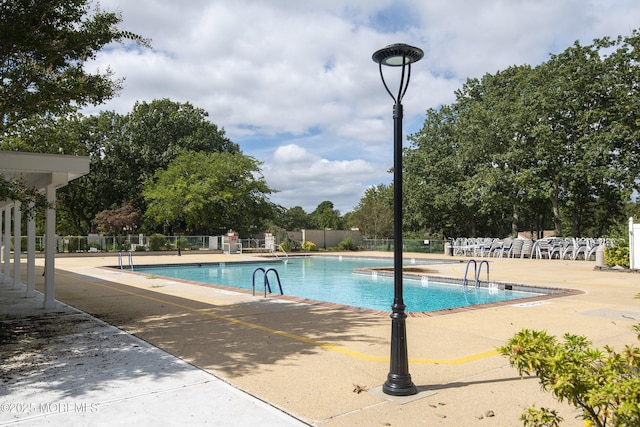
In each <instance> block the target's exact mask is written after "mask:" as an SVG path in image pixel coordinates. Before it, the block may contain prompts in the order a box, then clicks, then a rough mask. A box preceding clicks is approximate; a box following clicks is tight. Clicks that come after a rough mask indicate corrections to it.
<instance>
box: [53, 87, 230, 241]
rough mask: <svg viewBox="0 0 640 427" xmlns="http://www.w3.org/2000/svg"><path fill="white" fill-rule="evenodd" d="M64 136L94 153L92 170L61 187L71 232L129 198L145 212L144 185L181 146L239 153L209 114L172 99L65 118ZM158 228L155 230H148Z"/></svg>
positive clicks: (61, 125)
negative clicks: (124, 112) (124, 110)
mask: <svg viewBox="0 0 640 427" xmlns="http://www.w3.org/2000/svg"><path fill="white" fill-rule="evenodd" d="M58 127H59V128H61V129H64V132H63V131H60V130H59V133H60V134H61V135H65V137H66V138H67V139H68V140H73V141H78V144H81V145H82V146H83V147H84V149H85V150H86V152H87V154H88V155H89V156H90V157H91V169H90V173H89V174H88V175H86V176H84V177H82V178H79V179H77V180H74V181H72V182H71V183H69V185H67V186H66V187H64V188H63V189H61V191H60V192H59V193H60V203H59V210H60V212H61V220H62V221H63V225H64V226H65V227H69V231H68V232H69V233H72V234H86V233H88V232H90V231H91V230H92V229H94V228H95V227H94V225H93V224H92V221H93V218H94V217H95V215H96V214H97V213H98V212H101V211H103V210H105V209H115V208H117V207H119V206H121V205H122V204H123V203H124V202H131V203H132V204H133V206H134V208H135V209H136V210H137V211H138V212H140V213H144V212H145V211H146V202H145V200H144V198H143V196H142V188H143V186H144V183H145V182H146V181H147V180H148V179H149V178H151V177H152V176H153V175H154V173H156V172H157V171H158V170H161V169H166V168H167V167H168V165H169V164H170V162H171V161H172V160H174V159H175V158H176V156H177V155H178V153H180V151H181V150H192V151H200V152H207V153H213V152H221V151H224V152H230V153H238V152H239V151H240V149H239V147H238V145H237V144H235V143H233V142H232V141H231V140H229V139H228V138H227V137H226V136H225V132H224V130H223V129H219V128H218V127H217V126H216V125H215V124H213V123H211V122H210V121H208V119H207V113H206V112H205V111H204V110H202V109H200V108H195V107H194V106H192V105H191V104H189V103H179V102H173V101H170V100H167V99H162V100H155V101H152V102H150V103H146V102H141V103H137V104H136V105H135V106H134V108H133V110H132V112H131V113H129V114H127V115H124V116H123V115H119V114H116V113H114V112H102V113H100V114H98V115H96V116H90V117H81V118H78V119H77V120H61V121H60V122H59V125H58ZM148 231H154V230H148Z"/></svg>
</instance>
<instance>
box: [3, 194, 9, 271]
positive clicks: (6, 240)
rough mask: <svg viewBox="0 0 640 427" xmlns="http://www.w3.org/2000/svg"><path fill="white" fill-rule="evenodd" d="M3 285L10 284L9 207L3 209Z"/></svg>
mask: <svg viewBox="0 0 640 427" xmlns="http://www.w3.org/2000/svg"><path fill="white" fill-rule="evenodd" d="M3 277H4V280H3V281H4V283H11V206H7V207H6V208H5V209H4V276H3Z"/></svg>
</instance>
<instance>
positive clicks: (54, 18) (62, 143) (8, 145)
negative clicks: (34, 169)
mask: <svg viewBox="0 0 640 427" xmlns="http://www.w3.org/2000/svg"><path fill="white" fill-rule="evenodd" d="M89 4H90V2H89V1H88V0H55V1H54V0H52V1H36V0H14V1H3V2H2V3H1V4H0V34H2V37H0V79H1V80H2V85H0V149H3V150H20V151H32V152H43V153H60V154H84V152H83V150H82V147H81V146H78V145H76V144H74V143H70V144H67V142H66V141H67V140H66V139H64V138H59V137H56V131H55V130H54V129H53V125H54V124H55V118H56V117H64V116H65V115H67V114H70V113H73V112H75V111H77V110H78V109H79V108H81V107H84V106H87V105H96V104H100V103H102V102H104V101H106V100H108V99H110V98H112V97H113V96H114V95H115V94H116V93H117V91H118V90H119V89H120V87H121V83H122V82H121V81H118V80H113V79H112V78H111V77H112V73H111V71H110V70H108V69H107V70H105V71H103V72H102V73H101V72H95V73H90V72H87V71H86V70H85V68H84V66H85V64H86V62H87V61H89V60H91V59H93V58H95V55H96V53H97V52H98V51H99V50H100V49H102V48H103V47H104V46H106V45H107V44H109V43H112V42H124V41H125V40H131V41H134V42H135V43H137V44H138V45H140V46H147V47H148V46H149V42H148V40H145V39H143V38H141V37H140V36H138V35H136V34H133V33H131V32H128V31H124V30H121V29H119V28H118V24H120V22H121V20H122V18H121V16H120V15H118V14H115V13H109V12H103V11H101V10H100V9H99V8H96V9H95V10H94V12H93V13H89ZM21 185H23V183H21V182H20V181H10V182H9V181H7V180H6V179H5V178H4V177H2V176H0V187H1V188H4V189H5V191H6V193H5V194H4V196H6V197H7V198H9V199H11V198H14V200H22V201H23V202H25V208H26V209H28V202H29V201H33V200H34V198H33V197H31V196H30V195H29V194H27V193H29V192H32V191H31V190H28V189H19V188H18V187H17V186H21ZM35 201H36V202H37V203H39V204H42V200H38V198H37V197H36V198H35Z"/></svg>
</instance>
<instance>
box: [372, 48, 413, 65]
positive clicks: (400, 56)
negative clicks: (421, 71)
mask: <svg viewBox="0 0 640 427" xmlns="http://www.w3.org/2000/svg"><path fill="white" fill-rule="evenodd" d="M423 56H424V52H423V51H422V49H420V48H417V47H414V46H409V45H408V44H404V43H396V44H391V45H389V46H387V47H384V48H382V49H380V50H377V51H376V52H375V53H374V54H373V56H372V57H371V59H373V61H374V62H376V63H378V64H381V65H388V66H390V67H401V66H403V65H407V64H412V63H414V62H418V61H419V60H421V59H422V57H423Z"/></svg>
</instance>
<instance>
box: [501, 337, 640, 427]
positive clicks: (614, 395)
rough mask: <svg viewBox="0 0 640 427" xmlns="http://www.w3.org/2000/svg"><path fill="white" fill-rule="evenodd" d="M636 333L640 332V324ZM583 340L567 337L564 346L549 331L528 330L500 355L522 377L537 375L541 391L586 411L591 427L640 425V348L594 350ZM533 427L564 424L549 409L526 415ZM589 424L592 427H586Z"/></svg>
mask: <svg viewBox="0 0 640 427" xmlns="http://www.w3.org/2000/svg"><path fill="white" fill-rule="evenodd" d="M634 329H635V330H636V331H637V332H638V333H639V335H638V338H639V339H640V325H636V326H635V327H634ZM590 346H591V342H590V341H589V340H588V339H587V338H586V337H584V336H578V335H571V334H565V336H564V341H563V342H557V341H556V338H555V337H554V336H552V335H548V334H547V333H546V332H544V331H533V330H529V329H523V330H522V331H521V332H519V333H517V334H516V335H515V336H514V337H512V338H511V339H510V340H509V341H508V342H507V344H506V345H505V346H503V347H500V348H499V349H498V351H499V352H500V353H501V354H502V355H503V356H508V357H509V363H510V364H511V366H513V367H516V368H517V369H518V372H519V374H520V376H522V375H523V374H526V375H529V374H530V373H535V374H536V375H537V376H538V379H539V380H540V384H541V386H542V389H543V390H545V391H550V392H551V393H552V394H553V396H554V397H555V398H556V400H558V401H560V402H562V401H564V400H566V401H567V402H568V403H569V404H571V405H573V406H575V407H577V408H580V409H582V411H583V417H584V419H585V420H586V422H589V423H591V424H588V425H596V426H598V427H604V426H606V425H616V426H618V425H619V426H632V425H633V426H638V425H640V403H639V402H640V375H638V372H639V371H640V349H638V348H636V347H634V346H629V345H628V346H626V347H625V349H624V350H623V351H622V353H616V352H614V351H613V349H611V348H610V347H605V349H604V351H601V350H597V349H593V348H591V347H590ZM520 419H521V420H522V421H524V425H525V426H528V427H542V426H557V425H558V424H559V423H560V422H561V421H562V419H561V418H560V417H559V416H558V415H557V414H556V413H555V412H554V411H553V410H549V409H546V408H540V409H536V408H534V407H532V408H529V409H528V410H527V411H526V412H525V413H523V414H522V416H521V418H520ZM585 425H587V424H586V423H585Z"/></svg>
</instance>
